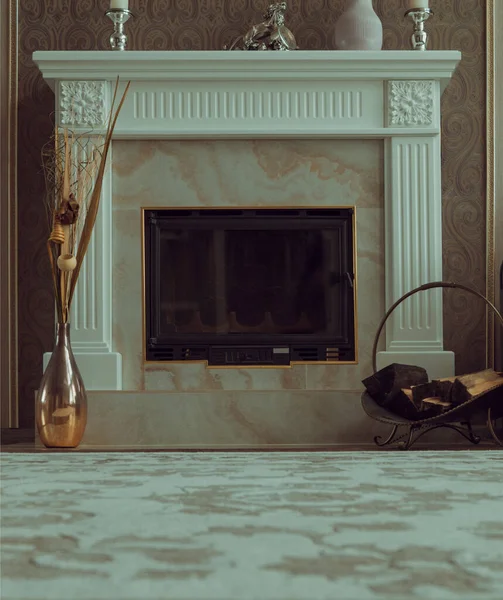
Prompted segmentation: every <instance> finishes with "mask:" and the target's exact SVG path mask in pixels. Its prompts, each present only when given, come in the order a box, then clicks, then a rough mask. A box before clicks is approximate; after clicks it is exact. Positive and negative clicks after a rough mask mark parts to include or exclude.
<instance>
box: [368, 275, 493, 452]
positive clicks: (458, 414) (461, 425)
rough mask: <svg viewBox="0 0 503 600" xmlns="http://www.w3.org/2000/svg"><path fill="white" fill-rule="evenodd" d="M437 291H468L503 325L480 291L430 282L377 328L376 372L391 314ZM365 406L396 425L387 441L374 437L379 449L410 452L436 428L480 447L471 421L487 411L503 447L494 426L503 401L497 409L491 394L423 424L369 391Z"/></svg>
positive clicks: (372, 414)
mask: <svg viewBox="0 0 503 600" xmlns="http://www.w3.org/2000/svg"><path fill="white" fill-rule="evenodd" d="M435 288H457V289H461V290H465V291H466V292H469V293H470V294H473V295H475V296H477V297H479V298H480V299H481V300H483V301H484V302H485V303H486V304H487V306H488V307H489V308H491V309H492V311H493V312H494V314H495V315H496V317H497V318H498V320H499V322H500V323H501V325H503V316H502V315H501V313H500V312H499V311H498V309H497V308H496V307H495V306H494V304H492V303H491V302H490V301H489V300H488V299H487V298H486V297H485V296H483V295H482V294H481V293H479V292H477V291H476V290H473V289H472V288H469V287H467V286H465V285H461V284H459V283H452V282H444V281H434V282H432V283H426V284H424V285H421V286H419V287H417V288H415V289H413V290H411V291H410V292H408V293H407V294H404V295H403V296H402V297H401V298H399V299H398V300H397V301H396V302H395V303H394V304H393V306H391V308H390V309H389V310H388V312H387V313H386V314H385V315H384V317H383V318H382V320H381V322H380V324H379V327H378V328H377V333H376V335H375V338H374V345H373V347H372V368H373V369H374V373H375V372H376V371H377V345H378V343H379V338H380V336H381V333H382V330H383V328H384V325H385V324H386V321H387V320H388V318H389V316H390V315H391V313H392V312H393V311H394V310H395V309H396V307H397V306H399V305H400V304H401V303H402V302H403V301H404V300H407V298H409V297H410V296H412V295H414V294H417V293H418V292H425V291H427V290H431V289H435ZM362 406H363V410H364V411H365V412H366V413H367V415H368V416H369V417H372V418H373V419H375V420H376V421H379V422H381V423H387V424H389V425H391V426H392V430H391V433H390V435H389V436H388V437H387V438H386V439H385V440H384V441H383V440H382V438H381V437H380V436H376V437H375V438H374V442H375V443H376V444H377V445H378V446H387V445H390V444H397V445H398V448H400V449H403V450H407V449H408V448H410V447H411V446H412V444H414V443H415V442H416V441H417V440H418V439H419V438H420V437H421V436H422V435H424V434H425V433H426V432H428V431H431V430H432V429H438V428H439V427H446V428H448V429H453V430H455V431H457V432H458V433H460V434H461V435H463V436H464V437H465V438H466V439H468V440H469V441H470V442H472V443H474V444H478V443H479V442H480V438H479V437H478V436H476V435H475V434H474V433H473V430H472V426H471V423H470V419H471V418H472V417H473V416H474V415H475V414H480V413H484V412H487V428H488V429H489V432H490V433H491V435H492V437H493V439H494V441H495V442H496V443H497V444H499V445H500V446H503V441H502V440H501V439H500V438H499V437H498V435H497V434H496V431H495V429H494V425H493V421H494V419H496V418H499V417H502V416H503V401H502V402H500V406H499V407H496V406H494V397H493V398H491V396H490V395H488V394H485V395H480V396H476V397H474V398H472V399H470V400H468V401H467V402H464V403H463V404H460V405H458V406H455V407H454V408H451V409H450V410H447V411H446V412H444V413H442V414H441V415H437V416H435V417H430V418H428V419H421V420H419V421H412V420H410V419H406V418H404V417H399V416H397V415H395V414H393V413H391V412H390V411H388V410H386V409H385V408H383V407H382V406H379V404H377V402H376V401H375V400H374V399H373V398H372V397H371V396H370V394H368V393H367V392H363V394H362ZM498 411H499V412H498ZM399 427H406V428H407V430H406V432H405V433H404V434H402V435H399V436H397V435H396V433H397V430H398V428H399Z"/></svg>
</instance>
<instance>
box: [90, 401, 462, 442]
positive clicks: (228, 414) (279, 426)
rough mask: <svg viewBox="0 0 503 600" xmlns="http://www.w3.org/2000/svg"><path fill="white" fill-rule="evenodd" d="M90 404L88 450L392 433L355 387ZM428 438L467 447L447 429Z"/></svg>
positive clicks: (355, 438)
mask: <svg viewBox="0 0 503 600" xmlns="http://www.w3.org/2000/svg"><path fill="white" fill-rule="evenodd" d="M88 403H89V406H88V424H87V429H86V432H85V435H84V439H83V441H82V444H81V446H80V447H81V448H82V449H85V448H87V447H95V446H99V447H102V448H103V447H109V448H111V449H114V448H115V449H117V448H121V447H123V448H125V447H127V448H135V447H138V448H150V449H156V448H165V449H169V448H187V449H204V448H227V449H232V448H252V449H257V448H263V449H274V448H278V449H279V448H282V447H299V448H312V449H316V448H320V447H337V446H344V445H354V444H358V445H360V444H363V445H368V446H369V447H372V448H373V447H374V442H373V439H374V436H375V435H385V436H386V437H387V435H388V433H389V432H390V431H391V428H390V427H389V426H387V425H383V424H380V423H378V422H377V421H374V420H372V419H371V418H370V417H368V416H367V415H366V414H365V413H364V411H363V409H362V407H361V401H360V394H359V393H358V392H350V391H348V392H345V391H334V392H328V391H306V390H302V391H301V390H291V391H282V392H281V391H279V392H278V391H256V390H245V391H225V390H220V391H213V392H89V394H88ZM425 437H426V436H425ZM425 441H426V442H427V443H428V444H432V443H435V442H440V443H444V444H449V443H451V444H452V443H456V444H457V443H463V444H465V445H466V444H468V442H466V441H465V440H463V438H461V436H459V435H458V434H456V433H455V432H451V431H449V430H442V431H434V432H431V433H429V434H428V436H427V440H425Z"/></svg>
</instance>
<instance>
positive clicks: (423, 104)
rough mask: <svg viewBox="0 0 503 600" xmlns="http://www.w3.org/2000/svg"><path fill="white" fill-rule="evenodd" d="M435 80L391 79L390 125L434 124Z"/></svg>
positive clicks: (389, 95)
mask: <svg viewBox="0 0 503 600" xmlns="http://www.w3.org/2000/svg"><path fill="white" fill-rule="evenodd" d="M433 102H434V87H433V81H390V82H389V84H388V125H389V126H393V125H395V126H415V127H418V126H428V125H433Z"/></svg>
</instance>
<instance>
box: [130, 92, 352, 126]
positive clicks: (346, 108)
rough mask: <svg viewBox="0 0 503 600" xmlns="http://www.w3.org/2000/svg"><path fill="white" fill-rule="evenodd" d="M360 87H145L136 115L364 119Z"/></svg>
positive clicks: (158, 117) (138, 96)
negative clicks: (184, 88)
mask: <svg viewBox="0 0 503 600" xmlns="http://www.w3.org/2000/svg"><path fill="white" fill-rule="evenodd" d="M363 116H364V114H363V94H362V91H361V90H339V91H335V90H324V91H320V92H315V91H312V92H309V91H299V90H288V91H282V90H279V91H269V92H263V91H252V90H250V91H230V92H228V91H224V92H218V91H213V92H210V91H204V92H202V91H199V90H198V91H191V90H188V91H177V92H173V91H169V90H168V91H142V92H134V94H133V118H134V119H154V120H165V119H169V120H170V121H173V120H182V119H188V120H192V119H221V118H224V119H331V120H333V119H361V118H362V117H363Z"/></svg>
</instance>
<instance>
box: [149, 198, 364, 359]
mask: <svg viewBox="0 0 503 600" xmlns="http://www.w3.org/2000/svg"><path fill="white" fill-rule="evenodd" d="M229 208H239V209H242V210H253V209H268V208H271V209H273V208H275V209H279V208H281V209H282V208H284V209H299V210H303V209H326V208H340V209H352V210H353V219H352V228H353V272H354V285H353V306H354V322H353V326H354V331H355V360H351V361H342V360H341V361H335V360H327V361H291V362H290V364H288V365H208V361H207V360H180V361H176V360H173V361H169V362H166V361H155V360H147V343H146V338H147V336H146V307H145V298H146V283H145V212H146V211H147V210H163V209H166V210H168V209H169V210H229ZM140 211H141V327H142V359H143V364H144V365H156V364H161V365H172V364H175V365H180V364H204V365H205V366H206V368H207V369H291V368H292V367H294V366H295V365H357V364H358V348H359V344H358V261H357V243H358V241H357V233H356V214H357V208H356V206H354V205H352V204H351V205H349V204H348V205H343V206H326V205H323V206H319V205H309V204H306V205H295V206H290V205H288V206H275V207H272V206H264V205H254V206H239V207H230V206H142V207H141V208H140Z"/></svg>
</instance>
